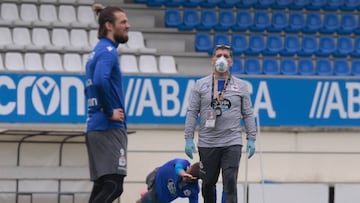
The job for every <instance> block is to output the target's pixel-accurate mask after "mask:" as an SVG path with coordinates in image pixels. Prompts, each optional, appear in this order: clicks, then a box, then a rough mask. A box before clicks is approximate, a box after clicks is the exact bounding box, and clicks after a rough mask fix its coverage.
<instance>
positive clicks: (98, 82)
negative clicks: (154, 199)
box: [85, 4, 130, 203]
mask: <svg viewBox="0 0 360 203" xmlns="http://www.w3.org/2000/svg"><path fill="white" fill-rule="evenodd" d="M93 10H94V11H95V13H96V15H97V17H98V18H97V19H98V23H99V30H98V38H99V42H98V43H97V45H96V46H95V48H94V49H93V51H92V52H91V53H90V54H89V59H88V61H87V63H86V89H85V95H86V98H87V104H88V117H87V121H86V124H87V128H86V146H87V150H88V156H89V168H90V179H91V180H92V181H93V182H94V185H93V189H92V192H91V195H90V199H89V203H111V202H113V200H115V199H116V198H118V197H119V196H120V195H121V194H122V193H123V184H124V178H125V176H126V174H127V142H128V138H127V130H126V128H127V127H126V115H125V111H124V108H125V104H124V92H123V84H122V83H123V81H122V74H121V71H120V64H119V61H118V52H117V47H118V44H119V43H126V42H127V40H128V30H129V28H130V25H129V23H128V19H127V17H126V14H125V12H124V10H123V9H121V8H120V7H116V6H108V7H103V6H101V5H99V4H94V5H93Z"/></svg>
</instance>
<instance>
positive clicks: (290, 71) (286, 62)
mask: <svg viewBox="0 0 360 203" xmlns="http://www.w3.org/2000/svg"><path fill="white" fill-rule="evenodd" d="M280 73H281V74H283V75H296V74H297V70H296V65H295V60H294V59H293V58H282V59H281V64H280Z"/></svg>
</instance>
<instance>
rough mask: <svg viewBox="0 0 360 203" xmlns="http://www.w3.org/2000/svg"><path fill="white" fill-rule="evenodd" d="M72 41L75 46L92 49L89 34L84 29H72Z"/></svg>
mask: <svg viewBox="0 0 360 203" xmlns="http://www.w3.org/2000/svg"><path fill="white" fill-rule="evenodd" d="M70 42H71V45H72V46H73V47H77V48H79V49H81V50H84V51H89V50H90V46H89V40H88V35H87V33H86V31H85V30H83V29H72V30H71V31H70Z"/></svg>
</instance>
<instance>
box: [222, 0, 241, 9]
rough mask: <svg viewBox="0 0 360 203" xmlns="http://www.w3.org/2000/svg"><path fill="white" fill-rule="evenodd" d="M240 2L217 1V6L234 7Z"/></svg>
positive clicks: (237, 0)
mask: <svg viewBox="0 0 360 203" xmlns="http://www.w3.org/2000/svg"><path fill="white" fill-rule="evenodd" d="M240 3H241V0H223V1H222V2H220V3H218V7H220V8H233V7H236V6H237V5H238V4H240Z"/></svg>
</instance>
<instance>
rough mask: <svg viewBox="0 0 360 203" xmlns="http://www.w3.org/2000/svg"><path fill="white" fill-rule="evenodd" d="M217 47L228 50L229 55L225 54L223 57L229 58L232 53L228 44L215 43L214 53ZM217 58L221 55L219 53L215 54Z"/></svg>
mask: <svg viewBox="0 0 360 203" xmlns="http://www.w3.org/2000/svg"><path fill="white" fill-rule="evenodd" d="M218 49H227V50H229V51H230V56H229V55H225V56H224V57H225V58H230V57H232V53H231V46H229V45H222V44H219V45H215V49H214V54H215V52H216V51H217V50H218ZM215 56H216V57H217V58H219V57H221V55H215Z"/></svg>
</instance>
